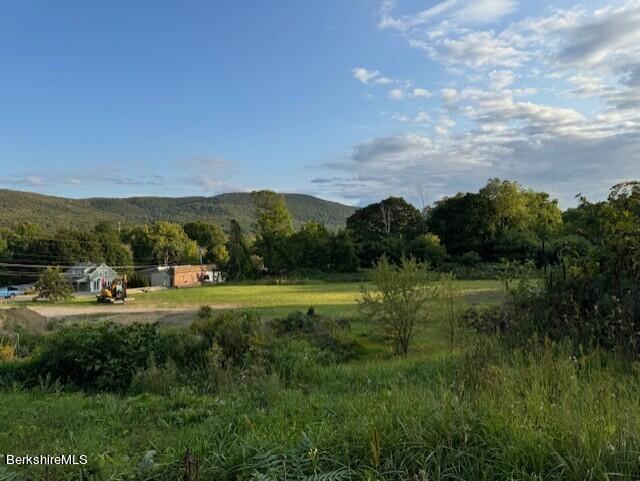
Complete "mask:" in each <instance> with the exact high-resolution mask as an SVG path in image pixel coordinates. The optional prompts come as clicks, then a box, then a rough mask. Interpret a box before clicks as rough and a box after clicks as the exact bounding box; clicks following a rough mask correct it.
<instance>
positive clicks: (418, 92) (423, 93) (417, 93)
mask: <svg viewBox="0 0 640 481" xmlns="http://www.w3.org/2000/svg"><path fill="white" fill-rule="evenodd" d="M432 95H433V94H432V93H431V92H429V91H428V90H427V89H423V88H415V89H413V92H411V96H412V97H424V98H428V97H431V96H432Z"/></svg>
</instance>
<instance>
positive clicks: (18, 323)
mask: <svg viewBox="0 0 640 481" xmlns="http://www.w3.org/2000/svg"><path fill="white" fill-rule="evenodd" d="M17 329H24V330H26V331H29V332H44V331H46V330H47V318H46V317H44V316H43V315H41V314H38V313H37V312H34V311H32V310H31V309H29V308H27V307H14V308H10V309H0V331H10V332H13V331H16V330H17Z"/></svg>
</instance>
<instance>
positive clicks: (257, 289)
mask: <svg viewBox="0 0 640 481" xmlns="http://www.w3.org/2000/svg"><path fill="white" fill-rule="evenodd" d="M363 286H364V287H371V286H370V285H368V284H363V283H359V282H350V283H314V284H299V285H246V284H223V285H216V286H207V287H192V288H186V289H168V290H163V291H156V292H148V293H141V294H136V296H135V300H134V301H132V305H134V303H135V304H140V305H155V306H158V307H184V306H202V305H211V306H214V307H216V306H217V307H221V308H250V309H256V310H259V311H261V312H264V313H265V314H275V315H280V314H282V313H288V312H291V311H295V310H307V309H308V308H309V307H313V308H314V309H315V310H316V311H317V312H319V313H323V314H332V315H337V314H342V315H351V314H354V313H355V312H356V309H357V301H358V299H359V298H360V297H361V295H362V288H363ZM456 288H457V289H458V290H459V291H460V294H461V297H464V298H466V299H468V300H469V301H470V302H472V303H473V299H474V298H478V299H480V298H482V300H483V301H486V300H487V298H491V297H494V296H496V295H497V293H498V291H499V289H500V283H499V282H498V281H456Z"/></svg>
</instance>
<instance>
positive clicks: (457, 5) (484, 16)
mask: <svg viewBox="0 0 640 481" xmlns="http://www.w3.org/2000/svg"><path fill="white" fill-rule="evenodd" d="M517 4H518V2H516V1H515V0H444V1H441V2H439V3H437V4H435V5H433V6H432V7H429V8H427V9H426V10H422V11H420V12H417V13H415V14H412V15H402V16H399V17H394V16H393V10H394V2H390V1H385V2H383V6H382V15H381V19H380V22H379V24H378V26H379V27H380V28H381V29H396V30H400V31H407V30H409V29H411V28H415V27H418V26H420V25H424V24H427V23H432V22H436V21H443V20H450V21H455V22H457V23H460V24H463V25H464V24H477V23H490V22H493V21H495V20H498V19H500V18H501V17H504V16H505V15H508V14H510V13H511V12H513V11H514V10H515V8H516V6H517Z"/></svg>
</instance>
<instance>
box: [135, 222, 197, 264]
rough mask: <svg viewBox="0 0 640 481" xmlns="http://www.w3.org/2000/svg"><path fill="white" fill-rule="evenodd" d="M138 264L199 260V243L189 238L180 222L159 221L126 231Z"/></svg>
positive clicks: (194, 261)
mask: <svg viewBox="0 0 640 481" xmlns="http://www.w3.org/2000/svg"><path fill="white" fill-rule="evenodd" d="M125 238H126V239H127V240H128V241H129V243H130V244H131V247H132V249H133V255H134V259H135V262H136V264H150V263H159V264H177V263H189V262H191V263H197V262H199V259H200V257H199V252H198V244H197V243H196V242H195V241H193V240H191V239H189V237H188V236H187V234H186V233H185V232H184V230H183V228H182V226H181V225H180V224H174V223H172V222H165V221H158V222H155V223H153V224H152V225H151V226H148V225H144V226H140V227H135V228H133V229H131V230H130V231H129V232H127V233H126V235H125Z"/></svg>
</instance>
